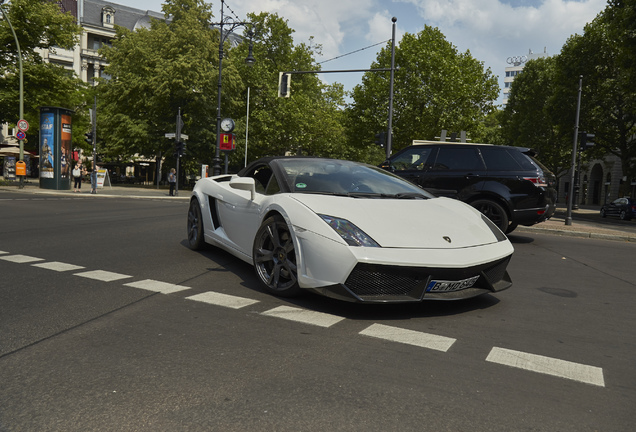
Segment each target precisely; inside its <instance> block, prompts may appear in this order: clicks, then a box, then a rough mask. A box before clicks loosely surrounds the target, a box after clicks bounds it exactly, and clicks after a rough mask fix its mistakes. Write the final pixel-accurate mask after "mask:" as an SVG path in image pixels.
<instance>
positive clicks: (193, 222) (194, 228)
mask: <svg viewBox="0 0 636 432" xmlns="http://www.w3.org/2000/svg"><path fill="white" fill-rule="evenodd" d="M201 219H202V217H201V206H200V205H199V200H198V199H196V198H193V199H192V201H190V207H189V208H188V247H189V248H190V249H192V250H200V249H202V248H203V245H204V244H205V243H204V241H203V221H202V220H201Z"/></svg>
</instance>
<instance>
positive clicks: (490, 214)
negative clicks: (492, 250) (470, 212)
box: [470, 199, 514, 232]
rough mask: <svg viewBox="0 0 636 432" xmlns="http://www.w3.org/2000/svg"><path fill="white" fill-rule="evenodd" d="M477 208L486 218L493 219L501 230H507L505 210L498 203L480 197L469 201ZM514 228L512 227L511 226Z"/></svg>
mask: <svg viewBox="0 0 636 432" xmlns="http://www.w3.org/2000/svg"><path fill="white" fill-rule="evenodd" d="M470 205H472V206H473V207H475V208H476V209H477V210H479V211H480V212H482V213H483V214H484V215H485V216H486V217H487V218H488V219H490V220H491V221H493V223H494V224H495V225H497V227H499V229H500V230H501V231H503V232H507V231H508V223H509V219H508V214H507V213H506V210H504V208H503V207H502V206H500V205H499V204H497V203H496V202H494V201H491V200H489V199H480V200H476V201H473V202H472V203H470ZM513 229H514V228H513Z"/></svg>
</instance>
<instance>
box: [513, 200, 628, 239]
mask: <svg viewBox="0 0 636 432" xmlns="http://www.w3.org/2000/svg"><path fill="white" fill-rule="evenodd" d="M566 214H567V211H566V209H565V208H564V207H557V210H556V212H555V213H554V216H552V218H550V219H549V220H547V221H545V222H541V223H538V224H536V225H533V226H531V227H525V226H519V227H517V229H516V230H515V231H514V232H513V233H511V235H515V233H537V232H540V233H544V234H553V235H563V236H571V237H587V238H597V239H605V240H618V241H630V242H636V233H633V232H630V231H627V230H621V229H620V228H618V227H609V226H604V225H602V224H599V223H595V222H590V221H589V220H586V219H584V218H583V217H584V216H585V215H598V214H599V209H597V208H591V207H586V208H583V207H581V208H580V209H578V210H572V225H566V224H565V218H566Z"/></svg>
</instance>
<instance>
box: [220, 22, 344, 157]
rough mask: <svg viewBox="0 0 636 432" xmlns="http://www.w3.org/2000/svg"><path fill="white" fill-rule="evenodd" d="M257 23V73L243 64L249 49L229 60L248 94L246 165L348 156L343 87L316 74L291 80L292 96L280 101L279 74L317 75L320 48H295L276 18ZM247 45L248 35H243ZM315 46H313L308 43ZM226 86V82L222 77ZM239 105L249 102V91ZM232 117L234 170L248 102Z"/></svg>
mask: <svg viewBox="0 0 636 432" xmlns="http://www.w3.org/2000/svg"><path fill="white" fill-rule="evenodd" d="M249 21H250V22H252V23H253V26H252V32H253V42H254V48H253V55H254V58H255V59H256V63H255V64H254V65H253V67H251V68H250V67H248V66H246V65H245V64H244V59H245V58H246V56H247V52H248V51H247V50H248V43H247V40H246V41H245V43H243V44H241V45H239V46H238V47H236V48H233V49H232V50H231V52H230V55H229V56H230V59H231V60H232V61H233V63H234V64H235V66H236V68H237V69H238V70H239V71H240V73H241V75H242V76H243V77H244V84H245V87H246V88H247V87H248V86H249V88H250V119H249V142H248V162H249V161H252V160H254V159H257V158H259V157H263V156H268V155H270V156H273V155H285V154H304V155H316V156H331V157H343V156H345V155H346V151H345V147H346V145H345V141H344V137H343V133H344V132H343V128H342V125H341V122H340V117H341V111H340V108H339V107H340V106H341V105H342V104H343V103H344V101H343V97H344V91H343V87H342V86H341V85H339V84H337V85H334V86H326V85H324V84H323V83H322V82H321V81H320V79H319V78H318V76H317V75H316V74H311V73H308V74H292V75H291V96H290V97H289V98H279V97H278V96H277V94H278V79H279V72H291V71H314V70H316V71H317V70H319V69H318V68H317V67H316V66H315V64H314V63H315V61H314V55H315V54H316V53H317V52H319V51H318V50H319V49H320V46H316V45H313V44H310V45H307V44H305V43H300V44H298V45H295V44H294V42H293V39H292V33H293V30H292V29H290V28H289V26H288V24H287V21H286V20H284V19H282V18H281V17H279V16H278V15H276V14H269V13H261V14H258V15H255V14H251V15H250V16H249ZM244 37H245V38H246V39H247V34H245V35H244ZM310 42H311V41H310ZM224 80H225V77H224ZM240 99H241V100H242V101H246V99H247V94H246V91H244V92H242V94H241V96H240ZM238 109H239V110H238V111H234V112H233V113H232V115H233V116H234V117H235V118H237V119H240V120H239V121H238V127H237V132H236V133H237V137H238V143H237V152H235V154H233V155H232V160H233V162H234V164H235V165H237V166H242V165H243V161H244V146H245V141H244V140H243V136H244V132H245V121H244V120H243V119H244V118H245V113H246V109H245V102H242V105H241V106H239V107H238Z"/></svg>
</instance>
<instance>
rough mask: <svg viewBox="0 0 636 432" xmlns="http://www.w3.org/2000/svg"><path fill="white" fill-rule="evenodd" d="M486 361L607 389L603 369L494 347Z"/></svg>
mask: <svg viewBox="0 0 636 432" xmlns="http://www.w3.org/2000/svg"><path fill="white" fill-rule="evenodd" d="M486 361H489V362H493V363H498V364H502V365H506V366H512V367H516V368H519V369H525V370H529V371H532V372H538V373H543V374H546V375H553V376H556V377H560V378H566V379H571V380H574V381H579V382H582V383H586V384H592V385H596V386H600V387H605V380H604V379H603V369H602V368H599V367H596V366H587V365H584V364H580V363H574V362H570V361H566V360H559V359H556V358H551V357H544V356H540V355H536V354H528V353H524V352H521V351H514V350H509V349H505V348H497V347H494V348H493V349H492V350H491V351H490V354H488V357H487V358H486Z"/></svg>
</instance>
